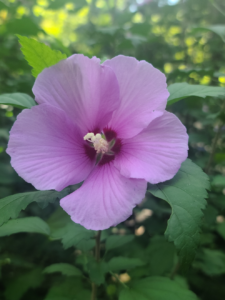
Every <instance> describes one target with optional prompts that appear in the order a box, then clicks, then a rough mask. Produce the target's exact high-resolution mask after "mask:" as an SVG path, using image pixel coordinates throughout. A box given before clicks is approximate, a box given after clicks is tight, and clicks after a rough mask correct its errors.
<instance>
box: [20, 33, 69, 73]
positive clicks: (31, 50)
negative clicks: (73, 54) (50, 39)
mask: <svg viewBox="0 0 225 300" xmlns="http://www.w3.org/2000/svg"><path fill="white" fill-rule="evenodd" d="M17 36H18V37H19V42H20V44H21V46H22V48H21V51H22V52H23V55H24V56H25V59H26V60H27V62H28V64H29V65H30V66H31V67H33V70H32V74H33V76H34V77H37V75H38V74H39V73H41V71H42V70H44V69H45V68H48V67H51V66H52V65H55V64H57V63H58V62H59V61H60V60H62V59H65V58H66V54H63V53H61V52H60V51H58V50H52V49H51V48H50V47H48V46H46V45H45V44H43V43H40V42H38V41H35V40H34V39H30V38H27V37H25V36H21V35H17Z"/></svg>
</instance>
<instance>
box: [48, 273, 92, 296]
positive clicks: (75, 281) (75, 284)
mask: <svg viewBox="0 0 225 300" xmlns="http://www.w3.org/2000/svg"><path fill="white" fill-rule="evenodd" d="M90 298H91V293H90V291H89V290H88V289H87V287H83V283H82V281H81V279H80V278H79V277H67V278H66V279H65V280H63V281H62V280H60V282H58V283H57V284H56V285H55V286H52V287H51V288H50V290H49V291H48V294H47V296H46V297H45V298H44V300H86V299H90Z"/></svg>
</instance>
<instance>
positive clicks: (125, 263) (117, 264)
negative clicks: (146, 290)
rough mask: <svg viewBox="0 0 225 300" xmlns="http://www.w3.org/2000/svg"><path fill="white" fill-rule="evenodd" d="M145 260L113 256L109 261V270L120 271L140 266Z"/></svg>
mask: <svg viewBox="0 0 225 300" xmlns="http://www.w3.org/2000/svg"><path fill="white" fill-rule="evenodd" d="M143 265H144V262H143V261H141V260H140V259H139V258H128V257H122V256H119V257H113V258H112V259H111V260H110V261H109V262H108V270H109V271H111V272H118V271H121V270H130V269H133V268H136V267H139V266H143Z"/></svg>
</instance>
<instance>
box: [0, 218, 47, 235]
mask: <svg viewBox="0 0 225 300" xmlns="http://www.w3.org/2000/svg"><path fill="white" fill-rule="evenodd" d="M19 232H34V233H43V234H47V235H49V234H50V228H49V226H48V224H47V223H45V222H44V221H43V220H42V219H40V218H38V217H27V218H20V219H16V220H10V221H8V222H7V223H5V224H3V225H2V226H1V227H0V236H6V235H11V234H14V233H19Z"/></svg>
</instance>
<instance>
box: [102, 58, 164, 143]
mask: <svg viewBox="0 0 225 300" xmlns="http://www.w3.org/2000/svg"><path fill="white" fill-rule="evenodd" d="M103 65H104V66H110V67H111V68H112V69H113V70H114V72H115V74H116V77H117V80H118V82H119V87H120V98H121V104H120V107H119V108H118V109H117V110H116V111H115V112H114V113H113V116H112V119H111V121H110V123H109V127H111V128H112V129H113V130H115V131H116V132H117V134H118V137H120V138H130V137H133V136H135V135H136V134H138V133H139V132H141V131H142V130H143V129H144V128H146V127H147V126H148V124H149V123H150V121H151V120H150V119H151V118H150V116H151V114H152V112H153V111H155V110H159V111H163V110H164V109H165V107H166V103H167V98H168V97H169V92H168V90H167V88H166V87H167V85H166V77H165V75H164V74H163V73H161V72H160V71H159V70H157V69H155V68H154V67H153V66H152V65H151V64H149V63H147V62H146V61H140V62H139V61H137V60H136V59H135V58H133V57H126V56H122V55H119V56H117V57H115V58H113V59H111V60H107V61H105V62H104V63H103Z"/></svg>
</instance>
